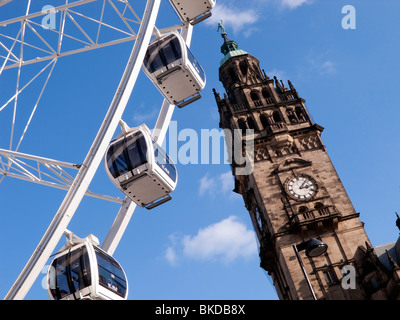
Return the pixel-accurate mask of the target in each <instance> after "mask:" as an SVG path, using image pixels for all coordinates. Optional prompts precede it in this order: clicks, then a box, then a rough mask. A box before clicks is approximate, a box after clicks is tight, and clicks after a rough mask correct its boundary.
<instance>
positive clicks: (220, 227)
mask: <svg viewBox="0 0 400 320" xmlns="http://www.w3.org/2000/svg"><path fill="white" fill-rule="evenodd" d="M180 246H181V248H180V251H179V252H180V254H181V255H182V256H183V257H187V258H190V259H194V260H201V261H221V262H224V263H228V262H232V261H233V260H236V259H239V258H243V259H248V258H250V257H253V256H255V255H257V243H256V240H255V235H254V231H252V230H249V229H247V227H246V225H244V224H243V223H241V222H240V221H239V219H238V218H237V217H236V216H230V217H229V218H226V219H224V220H222V221H220V222H217V223H215V224H211V225H209V226H207V227H205V228H202V229H200V230H199V231H198V232H197V234H196V235H194V236H192V235H185V236H183V237H182V238H181V241H180ZM177 247H178V246H177V241H174V242H173V243H172V245H171V246H169V247H168V248H167V250H166V255H165V257H166V259H167V261H168V262H169V263H170V264H171V265H176V263H177V260H178V254H177V252H178V249H179V248H177Z"/></svg>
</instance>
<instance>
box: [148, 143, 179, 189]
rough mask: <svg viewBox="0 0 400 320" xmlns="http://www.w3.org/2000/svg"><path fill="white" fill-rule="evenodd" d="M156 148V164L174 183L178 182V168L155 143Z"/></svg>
mask: <svg viewBox="0 0 400 320" xmlns="http://www.w3.org/2000/svg"><path fill="white" fill-rule="evenodd" d="M153 146H154V159H155V162H156V164H157V165H158V166H159V167H160V168H161V169H163V171H164V172H165V173H166V174H167V175H168V176H169V177H170V178H171V180H172V181H174V182H175V181H176V167H175V165H174V163H173V162H172V160H171V158H170V157H169V156H168V155H167V154H166V153H165V151H164V150H163V149H162V148H160V147H159V146H158V144H156V143H155V142H154V143H153Z"/></svg>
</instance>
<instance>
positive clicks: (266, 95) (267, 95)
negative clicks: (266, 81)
mask: <svg viewBox="0 0 400 320" xmlns="http://www.w3.org/2000/svg"><path fill="white" fill-rule="evenodd" d="M261 93H262V96H263V97H264V99H268V98H271V95H270V94H269V92H268V90H267V89H266V88H264V89H262V91H261Z"/></svg>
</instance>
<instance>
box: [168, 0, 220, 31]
mask: <svg viewBox="0 0 400 320" xmlns="http://www.w3.org/2000/svg"><path fill="white" fill-rule="evenodd" d="M169 2H170V3H171V5H172V7H173V8H174V9H175V11H176V13H177V14H178V16H179V18H180V19H181V21H189V22H190V23H191V24H192V25H194V24H197V23H199V22H201V21H203V20H204V19H207V18H208V17H210V16H211V9H212V8H213V7H214V6H215V0H169Z"/></svg>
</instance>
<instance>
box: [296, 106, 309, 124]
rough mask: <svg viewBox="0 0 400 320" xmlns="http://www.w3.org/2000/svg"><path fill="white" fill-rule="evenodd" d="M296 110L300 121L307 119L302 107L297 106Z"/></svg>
mask: <svg viewBox="0 0 400 320" xmlns="http://www.w3.org/2000/svg"><path fill="white" fill-rule="evenodd" d="M295 112H296V116H297V119H299V122H306V121H307V116H306V114H305V113H304V112H303V109H302V108H301V107H296V109H295Z"/></svg>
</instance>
